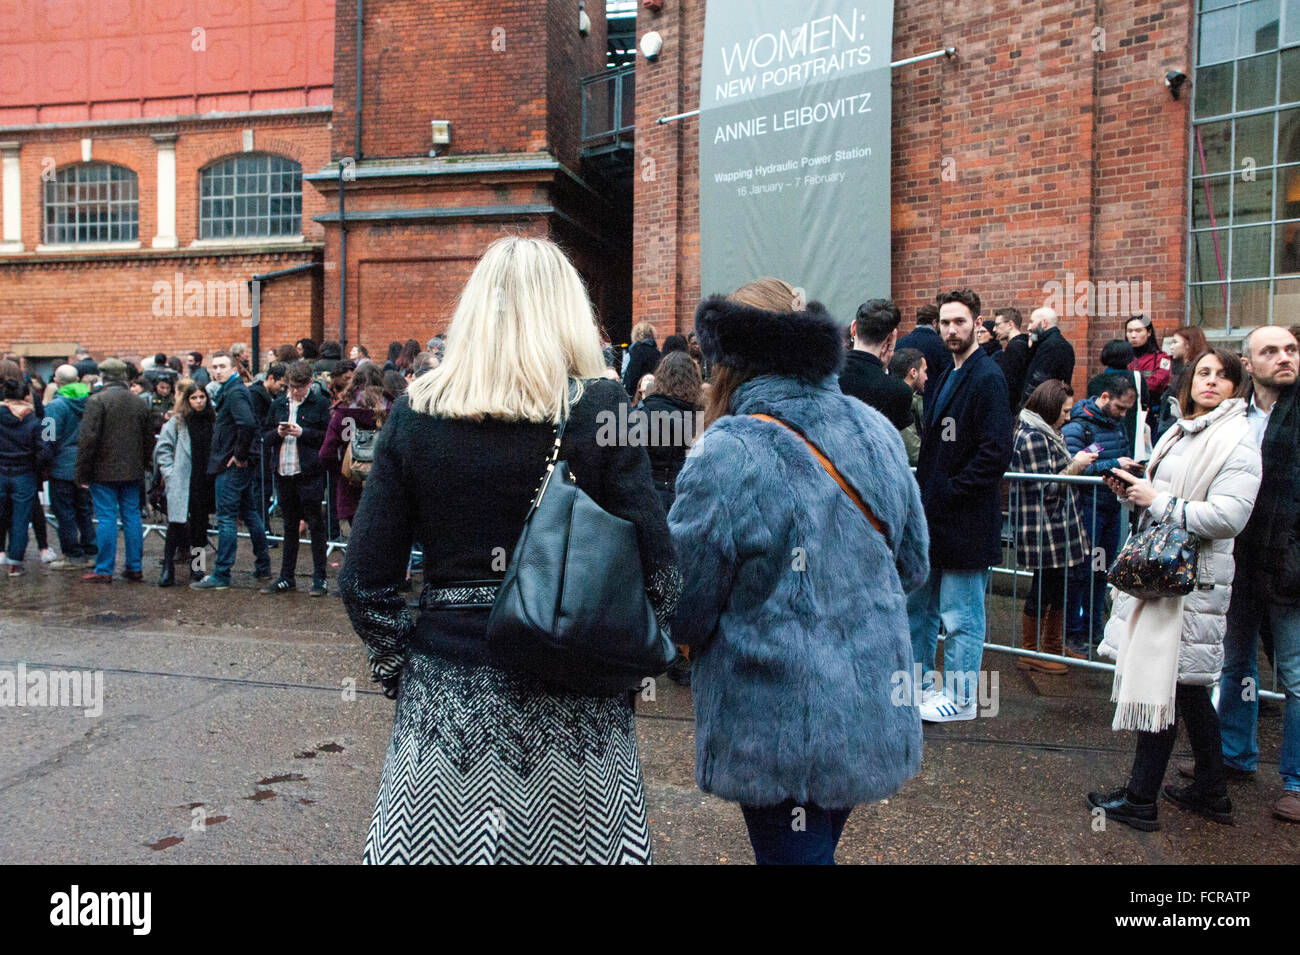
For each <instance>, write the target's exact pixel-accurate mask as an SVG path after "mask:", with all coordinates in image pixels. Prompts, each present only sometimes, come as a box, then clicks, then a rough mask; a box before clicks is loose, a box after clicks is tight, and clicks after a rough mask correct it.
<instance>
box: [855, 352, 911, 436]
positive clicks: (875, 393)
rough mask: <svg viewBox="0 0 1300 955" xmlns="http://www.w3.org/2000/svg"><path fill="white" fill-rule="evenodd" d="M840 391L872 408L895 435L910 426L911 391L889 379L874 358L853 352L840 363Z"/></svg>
mask: <svg viewBox="0 0 1300 955" xmlns="http://www.w3.org/2000/svg"><path fill="white" fill-rule="evenodd" d="M840 391H842V392H844V393H845V394H846V395H852V396H853V397H854V398H857V399H858V400H859V401H861V402H863V403H864V404H868V405H870V406H871V407H873V408H875V409H876V410H877V411H879V412H880V413H881V414H883V415H884V416H885V417H886V418H888V419H889V423H890V424H892V425H893V426H894V427H895V428H897V429H898V430H899V431H902V430H903V429H904V428H906V427H908V426H909V425H910V424H911V423H912V387H911V386H910V385H909V384H907V382H905V381H900V380H899V379H897V378H890V377H889V375H888V374H886V373H885V365H884V363H883V362H881V360H880V359H879V358H877V357H876V356H875V355H872V354H869V353H868V352H864V351H858V350H857V349H854V350H853V351H851V352H849V353H848V355H847V356H846V357H845V359H844V371H843V372H842V373H841V374H840Z"/></svg>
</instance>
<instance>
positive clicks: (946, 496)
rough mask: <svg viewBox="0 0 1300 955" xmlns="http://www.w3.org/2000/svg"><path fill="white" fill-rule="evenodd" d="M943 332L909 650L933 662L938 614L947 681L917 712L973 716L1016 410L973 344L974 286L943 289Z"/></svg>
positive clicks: (945, 718)
mask: <svg viewBox="0 0 1300 955" xmlns="http://www.w3.org/2000/svg"><path fill="white" fill-rule="evenodd" d="M939 303H940V304H939V334H940V336H941V337H942V339H943V343H944V345H945V346H946V347H947V349H948V351H949V353H950V354H951V355H952V360H953V366H952V368H950V369H948V370H947V371H945V372H944V373H943V374H942V375H941V376H939V378H938V381H937V382H936V384H935V397H934V400H933V401H932V402H930V403H927V405H926V409H925V417H926V426H925V436H924V438H923V439H922V441H921V455H920V458H919V460H918V461H917V468H916V480H917V482H918V483H919V484H920V486H921V503H922V504H923V505H924V507H925V515H926V520H927V522H928V523H929V528H930V575H929V577H928V579H927V580H926V582H925V584H924V585H922V586H921V587H920V588H919V589H917V590H916V591H914V592H913V593H912V594H910V595H909V596H908V599H907V615H908V622H909V625H910V628H911V631H912V657H913V662H914V663H915V664H919V666H920V668H921V671H922V672H923V673H925V672H927V671H930V670H932V668H933V667H934V654H935V649H936V647H937V645H938V641H939V622H940V620H942V621H943V625H944V629H945V631H946V633H947V636H946V638H945V640H944V648H943V665H944V673H945V675H944V684H945V685H944V686H943V687H940V686H939V684H938V683H936V682H933V681H928V684H927V685H926V687H925V688H924V689H923V692H922V697H921V719H923V720H926V721H928V722H932V723H933V722H949V721H953V720H970V719H974V718H975V716H976V702H977V701H976V680H977V679H978V675H979V669H980V662H981V659H982V657H983V647H984V630H985V618H984V592H985V590H986V589H987V587H988V582H989V574H990V570H989V568H990V567H992V566H993V565H994V564H996V563H997V562H998V561H999V560H1000V559H1001V556H1002V543H1001V532H1002V500H1001V482H1002V475H1003V473H1005V471H1006V469H1007V466H1008V465H1009V464H1010V463H1011V450H1012V419H1011V408H1010V404H1009V399H1008V397H1007V385H1006V379H1005V378H1003V376H1002V371H1001V370H1000V369H999V368H998V366H997V364H996V363H995V362H994V361H993V359H992V358H990V357H989V356H988V354H987V353H986V352H985V351H984V350H983V349H982V348H980V346H979V343H978V342H977V341H976V338H975V329H976V327H977V326H978V325H979V320H980V299H979V296H978V295H976V294H975V293H974V292H972V291H971V290H970V289H957V290H955V291H952V292H946V293H944V294H943V295H940V296H939Z"/></svg>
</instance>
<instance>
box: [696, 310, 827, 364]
mask: <svg viewBox="0 0 1300 955" xmlns="http://www.w3.org/2000/svg"><path fill="white" fill-rule="evenodd" d="M695 334H696V337H697V338H698V339H699V342H700V351H701V352H702V353H703V355H704V357H705V358H707V359H708V360H709V361H711V362H712V363H714V364H717V365H726V366H727V367H729V368H732V369H734V370H735V371H737V372H740V373H741V374H743V375H795V376H798V377H800V378H804V379H806V380H808V381H812V382H818V381H821V380H822V379H823V378H825V377H826V376H827V375H834V374H838V373H839V371H840V369H841V368H842V367H843V364H844V330H843V329H842V328H841V327H840V326H839V324H838V323H837V322H836V321H835V319H834V318H832V317H831V314H830V312H828V311H826V308H825V307H824V306H823V305H822V304H821V303H820V302H809V303H808V307H807V308H806V309H805V310H804V311H802V312H784V313H782V312H769V311H767V310H765V309H761V308H751V307H750V306H748V305H741V304H739V303H738V302H733V301H730V300H729V299H727V298H726V296H723V295H711V296H709V297H708V298H706V299H704V301H702V302H700V305H699V308H697V309H696V310H695Z"/></svg>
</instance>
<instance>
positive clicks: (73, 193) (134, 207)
mask: <svg viewBox="0 0 1300 955" xmlns="http://www.w3.org/2000/svg"><path fill="white" fill-rule="evenodd" d="M139 237H140V192H139V186H138V184H137V181H136V175H135V173H134V172H132V171H131V170H130V169H126V168H124V167H122V166H113V165H109V164H108V163H102V162H90V163H79V164H78V165H75V166H67V167H65V168H63V169H59V170H58V171H57V172H56V173H55V175H54V178H53V179H47V180H46V182H45V242H46V243H47V244H49V245H65V244H72V243H82V242H134V241H136V240H137V239H138V238H139Z"/></svg>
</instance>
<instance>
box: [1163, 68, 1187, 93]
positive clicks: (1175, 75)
mask: <svg viewBox="0 0 1300 955" xmlns="http://www.w3.org/2000/svg"><path fill="white" fill-rule="evenodd" d="M1186 82H1187V74H1186V73H1182V72H1180V71H1178V70H1170V71H1169V72H1168V73H1166V74H1165V86H1168V87H1169V95H1170V96H1172V97H1173V98H1174V99H1178V94H1179V93H1180V92H1181V91H1182V88H1183V84H1185V83H1186Z"/></svg>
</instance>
